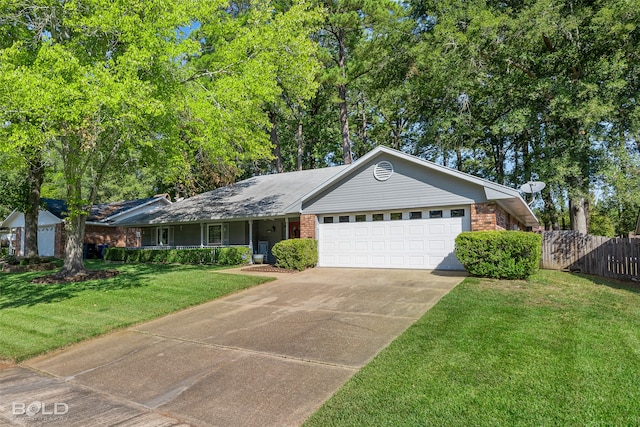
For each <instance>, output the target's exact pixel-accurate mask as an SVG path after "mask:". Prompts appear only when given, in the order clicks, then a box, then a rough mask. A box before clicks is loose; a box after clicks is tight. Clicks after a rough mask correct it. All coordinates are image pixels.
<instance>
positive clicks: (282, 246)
mask: <svg viewBox="0 0 640 427" xmlns="http://www.w3.org/2000/svg"><path fill="white" fill-rule="evenodd" d="M271 253H272V254H273V256H275V257H276V267H282V268H287V269H289V270H299V271H302V270H304V269H305V268H308V267H314V266H315V265H316V264H317V263H318V241H317V240H314V239H289V240H282V241H280V242H278V243H276V244H275V245H273V248H271Z"/></svg>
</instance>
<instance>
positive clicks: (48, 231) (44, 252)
mask: <svg viewBox="0 0 640 427" xmlns="http://www.w3.org/2000/svg"><path fill="white" fill-rule="evenodd" d="M55 241H56V227H55V226H53V225H50V226H45V227H38V255H40V256H53V252H54V247H55Z"/></svg>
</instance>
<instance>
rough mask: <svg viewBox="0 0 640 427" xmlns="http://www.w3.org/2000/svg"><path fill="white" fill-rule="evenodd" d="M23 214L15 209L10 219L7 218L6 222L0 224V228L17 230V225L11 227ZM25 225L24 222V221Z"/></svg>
mask: <svg viewBox="0 0 640 427" xmlns="http://www.w3.org/2000/svg"><path fill="white" fill-rule="evenodd" d="M20 213H21V212H18V210H17V209H14V210H13V212H11V213H10V214H9V216H8V217H6V218H5V220H4V221H2V223H1V224H0V228H15V227H16V226H15V225H11V224H12V223H13V221H14V220H15V218H16V217H19V215H20ZM23 223H24V221H23ZM23 226H24V224H23V225H18V226H17V227H23Z"/></svg>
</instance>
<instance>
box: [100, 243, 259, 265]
mask: <svg viewBox="0 0 640 427" xmlns="http://www.w3.org/2000/svg"><path fill="white" fill-rule="evenodd" d="M250 257H251V250H250V249H249V248H248V247H246V246H233V247H228V248H196V249H125V248H107V250H106V251H105V254H104V259H105V260H107V261H124V262H127V263H131V264H143V263H148V262H153V263H175V264H216V263H217V264H220V265H238V264H246V263H248V262H249V259H250Z"/></svg>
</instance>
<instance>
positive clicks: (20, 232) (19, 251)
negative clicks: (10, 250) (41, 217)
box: [14, 227, 24, 255]
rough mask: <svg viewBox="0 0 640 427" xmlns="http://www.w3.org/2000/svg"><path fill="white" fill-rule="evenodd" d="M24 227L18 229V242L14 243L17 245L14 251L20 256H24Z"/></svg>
mask: <svg viewBox="0 0 640 427" xmlns="http://www.w3.org/2000/svg"><path fill="white" fill-rule="evenodd" d="M22 230H23V229H22V227H20V228H17V229H16V240H15V241H14V243H15V247H14V250H15V251H16V252H15V254H16V255H18V254H20V255H24V254H23V253H22Z"/></svg>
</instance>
